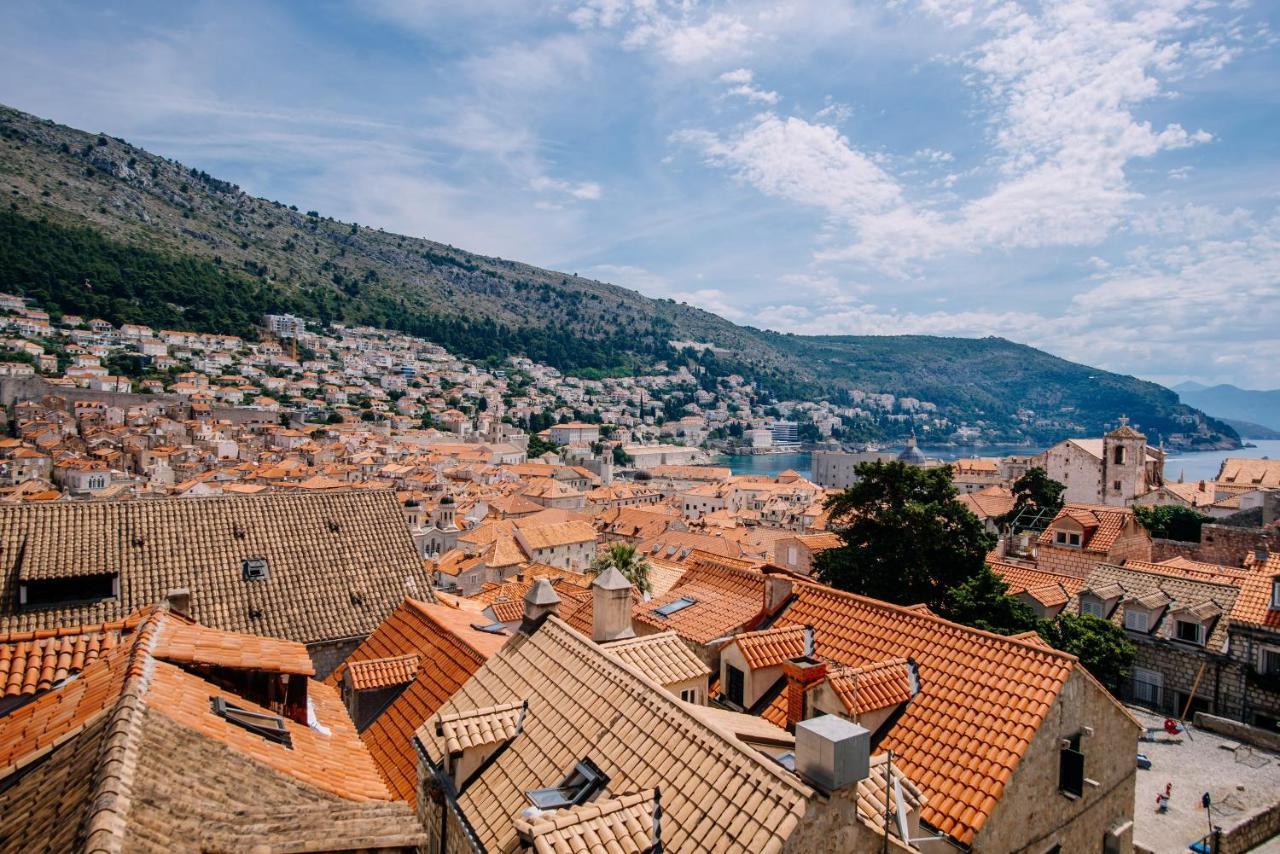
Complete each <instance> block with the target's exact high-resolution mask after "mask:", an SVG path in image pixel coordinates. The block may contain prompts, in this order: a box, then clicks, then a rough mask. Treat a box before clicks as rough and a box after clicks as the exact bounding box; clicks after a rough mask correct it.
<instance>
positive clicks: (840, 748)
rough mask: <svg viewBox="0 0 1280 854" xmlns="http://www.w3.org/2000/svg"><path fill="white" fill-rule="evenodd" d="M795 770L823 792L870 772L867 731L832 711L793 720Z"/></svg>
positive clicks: (852, 782)
mask: <svg viewBox="0 0 1280 854" xmlns="http://www.w3.org/2000/svg"><path fill="white" fill-rule="evenodd" d="M795 750H796V773H797V774H799V775H800V776H801V777H803V778H804V780H805V782H807V783H810V784H812V785H814V786H816V787H817V788H819V789H821V790H823V791H825V792H838V791H840V790H841V789H844V788H847V787H849V786H852V785H854V784H856V783H858V782H859V781H861V780H865V779H866V777H867V775H868V774H869V773H870V772H871V733H870V731H869V730H867V729H866V728H865V727H861V726H858V725H857V724H855V723H852V722H850V721H846V720H845V719H844V718H841V717H837V716H836V715H823V716H822V717H820V718H813V719H812V720H807V721H801V722H800V723H798V724H796V748H795Z"/></svg>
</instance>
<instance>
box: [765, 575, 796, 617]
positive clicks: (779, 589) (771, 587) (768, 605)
mask: <svg viewBox="0 0 1280 854" xmlns="http://www.w3.org/2000/svg"><path fill="white" fill-rule="evenodd" d="M793 587H794V585H793V584H792V583H791V579H790V578H787V577H786V576H785V575H765V577H764V612H765V613H766V614H776V613H777V612H778V611H779V610H780V609H781V608H782V606H783V605H785V604H787V600H788V599H790V598H791V591H792V589H793Z"/></svg>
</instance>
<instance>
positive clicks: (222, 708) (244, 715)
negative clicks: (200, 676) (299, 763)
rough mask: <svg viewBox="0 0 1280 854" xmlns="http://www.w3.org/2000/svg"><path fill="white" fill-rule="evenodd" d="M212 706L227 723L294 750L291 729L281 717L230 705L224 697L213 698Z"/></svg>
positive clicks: (215, 712) (214, 711)
mask: <svg viewBox="0 0 1280 854" xmlns="http://www.w3.org/2000/svg"><path fill="white" fill-rule="evenodd" d="M210 706H212V708H213V713H214V714H215V715H217V716H218V717H220V718H223V719H224V720H226V721H227V723H232V724H235V725H236V726H238V727H241V728H243V729H247V730H248V731H249V732H252V733H255V734H257V735H260V736H262V737H263V738H265V739H266V740H267V741H274V742H275V743H276V744H283V745H284V746H285V747H287V748H289V749H290V750H292V749H293V737H292V736H291V735H289V729H288V727H286V726H285V724H284V718H282V717H280V716H279V715H267V714H263V713H261V712H251V711H249V710H248V709H242V708H240V707H239V706H237V705H234V704H232V703H228V702H227V701H226V700H225V699H224V698H222V697H214V698H212V700H211V701H210Z"/></svg>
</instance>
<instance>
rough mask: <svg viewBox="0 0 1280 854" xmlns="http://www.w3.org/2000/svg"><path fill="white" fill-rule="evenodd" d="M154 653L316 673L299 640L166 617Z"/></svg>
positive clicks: (243, 666)
mask: <svg viewBox="0 0 1280 854" xmlns="http://www.w3.org/2000/svg"><path fill="white" fill-rule="evenodd" d="M151 654H152V655H153V656H155V657H156V658H159V659H163V660H165V661H171V662H174V663H175V664H197V665H200V664H211V665H215V666H217V667H231V668H237V669H241V670H261V671H265V672H268V673H292V674H298V675H301V676H314V675H315V673H316V669H315V667H314V666H313V665H312V663H311V656H310V655H308V654H307V648H306V647H305V646H303V645H302V644H300V643H294V642H292V641H285V640H279V639H277V638H264V637H254V636H250V635H239V634H232V633H231V632H223V631H218V630H217V629H211V628H209V627H207V626H201V625H199V624H197V623H189V622H182V621H179V620H173V619H170V620H166V621H165V624H164V627H163V628H162V629H161V631H160V632H159V633H158V634H157V636H156V640H155V644H154V646H153V647H152V649H151Z"/></svg>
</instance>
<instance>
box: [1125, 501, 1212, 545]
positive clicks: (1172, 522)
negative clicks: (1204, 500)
mask: <svg viewBox="0 0 1280 854" xmlns="http://www.w3.org/2000/svg"><path fill="white" fill-rule="evenodd" d="M1133 515H1134V516H1136V517H1137V518H1138V521H1139V522H1140V523H1141V524H1142V527H1144V528H1146V529H1147V530H1148V531H1149V532H1150V533H1151V536H1153V537H1159V538H1161V539H1165V540H1181V541H1183V542H1188V543H1198V542H1200V526H1201V525H1203V524H1204V523H1205V522H1208V521H1209V517H1208V516H1206V515H1204V514H1203V513H1200V512H1199V511H1196V510H1193V509H1192V508H1190V507H1183V506H1182V505H1180V504H1166V505H1163V506H1160V507H1134V508H1133Z"/></svg>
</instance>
